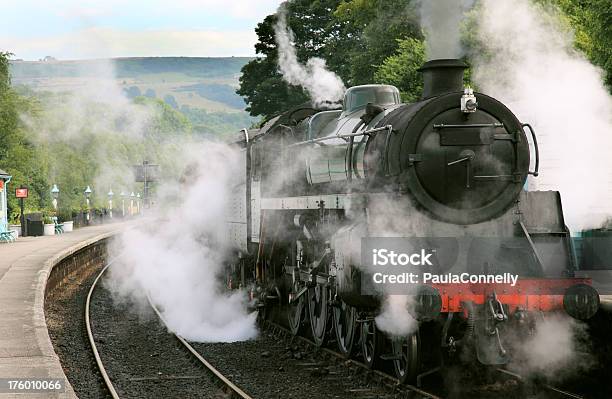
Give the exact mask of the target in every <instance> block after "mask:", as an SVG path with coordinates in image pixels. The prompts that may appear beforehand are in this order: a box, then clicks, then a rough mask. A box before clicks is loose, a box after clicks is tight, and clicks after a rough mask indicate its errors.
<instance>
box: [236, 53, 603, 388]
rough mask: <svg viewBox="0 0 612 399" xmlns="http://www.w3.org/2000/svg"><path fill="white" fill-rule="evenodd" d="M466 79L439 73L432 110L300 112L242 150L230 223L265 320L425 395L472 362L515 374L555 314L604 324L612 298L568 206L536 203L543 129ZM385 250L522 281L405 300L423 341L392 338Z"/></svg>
mask: <svg viewBox="0 0 612 399" xmlns="http://www.w3.org/2000/svg"><path fill="white" fill-rule="evenodd" d="M465 69H466V65H465V64H464V63H463V62H462V61H461V60H456V59H439V60H432V61H428V62H426V63H425V64H424V65H423V66H422V68H421V69H420V72H422V75H423V93H422V98H421V100H420V101H417V102H415V103H409V104H405V103H402V102H401V99H400V92H399V91H398V89H397V88H395V87H393V86H389V85H364V86H356V87H351V88H349V89H348V90H347V91H346V93H345V96H344V100H343V102H342V108H341V109H331V110H320V109H315V108H313V107H311V106H310V105H305V106H301V107H296V108H295V109H292V110H291V111H289V112H286V113H284V114H282V115H279V116H277V117H274V118H272V119H270V120H268V121H267V122H266V123H265V124H264V125H263V126H262V127H261V128H260V129H251V130H247V129H244V130H243V131H241V132H240V135H239V136H237V137H236V138H235V139H234V140H232V142H233V143H234V145H236V146H238V147H240V148H241V154H242V158H241V164H240V168H241V170H242V172H241V173H240V174H239V175H238V176H236V181H235V182H234V185H233V195H232V203H231V213H230V217H229V220H228V223H227V231H228V235H229V237H228V239H229V240H230V241H231V242H232V243H233V246H234V247H235V249H236V254H237V257H236V261H234V262H232V264H231V265H230V271H229V275H230V280H231V282H230V285H232V286H238V285H242V286H243V287H247V286H249V285H250V284H253V285H254V287H255V288H254V289H253V291H252V292H253V295H255V296H256V297H257V299H258V303H259V306H260V308H261V309H260V315H261V316H262V317H270V316H269V315H270V314H271V312H270V310H274V309H277V310H278V309H281V310H283V311H284V313H286V315H287V319H286V322H287V325H288V327H289V328H290V330H291V331H292V333H293V334H299V333H301V332H302V330H303V329H308V330H310V333H309V334H310V335H311V336H312V339H313V340H314V341H315V343H316V344H317V345H323V344H324V343H325V342H326V340H327V339H329V338H330V337H332V338H333V339H334V340H335V341H336V343H337V345H338V349H339V350H340V351H341V352H342V353H344V354H346V355H347V356H350V355H351V354H353V352H354V350H355V349H356V348H357V347H360V352H361V355H362V356H363V360H364V362H365V363H366V364H367V365H368V366H370V367H374V366H375V365H376V364H378V363H380V362H384V361H390V362H392V363H393V367H394V369H395V371H396V374H397V376H398V378H399V379H400V380H401V381H402V382H406V381H408V382H411V381H413V380H415V379H416V378H417V376H419V375H421V374H423V373H426V372H427V370H431V369H435V368H436V367H437V366H439V365H440V363H444V362H446V361H452V360H453V359H454V358H456V357H459V356H460V354H464V353H467V354H469V355H473V356H472V357H475V358H477V359H478V360H479V361H480V362H481V363H483V364H487V365H501V364H505V363H507V362H508V361H509V359H510V358H511V356H512V350H511V349H510V348H509V346H508V345H509V338H508V337H509V336H510V334H515V333H516V332H517V331H519V330H520V331H527V333H528V332H529V331H530V328H532V327H533V322H534V319H535V318H536V317H538V316H540V315H542V314H544V313H547V312H565V313H567V314H569V315H570V316H572V317H574V318H578V319H588V318H590V317H592V316H593V315H594V314H595V312H596V311H597V309H598V306H599V296H598V295H597V292H596V291H595V290H594V289H593V288H592V287H591V285H590V281H589V279H587V278H575V277H574V270H575V269H576V261H575V257H574V256H573V255H572V254H573V250H572V244H571V240H570V233H569V230H568V228H567V227H566V226H565V223H564V218H563V211H562V206H561V198H560V195H559V193H558V192H553V191H547V192H541V191H526V190H525V188H524V187H525V184H526V181H527V177H528V175H533V176H534V177H535V176H537V175H538V168H539V153H538V147H537V138H536V134H535V132H534V130H533V128H532V127H531V126H530V125H529V124H524V123H521V122H519V120H518V119H517V117H516V116H515V115H514V114H513V113H512V112H511V111H510V110H509V109H508V108H507V107H506V106H504V104H502V103H501V102H499V101H497V100H496V99H494V98H492V97H490V96H487V95H486V94H483V93H476V92H474V91H473V90H472V89H470V88H469V87H464V84H463V78H464V70H465ZM527 133H529V134H527ZM529 139H530V140H529ZM532 152H533V155H535V159H534V162H532ZM532 163H533V170H530V168H531V164H532ZM372 237H419V238H422V239H424V240H425V241H426V242H427V243H429V244H428V245H433V247H435V240H436V237H439V238H444V240H446V241H445V242H450V243H451V245H449V246H448V245H447V246H445V248H446V249H445V250H447V251H450V252H449V253H447V254H445V255H441V257H443V258H444V257H445V259H447V260H448V259H451V260H448V261H447V262H442V261H440V262H438V264H437V266H436V267H437V268H438V269H439V270H438V272H441V273H442V272H443V273H446V272H449V273H450V272H453V271H456V272H457V273H458V272H461V271H467V272H469V273H471V274H478V273H480V274H483V273H484V274H500V273H505V272H513V273H516V274H517V275H518V276H519V277H520V278H519V280H518V282H517V283H516V284H515V285H511V284H505V283H497V284H496V283H470V284H463V283H460V284H456V283H439V284H438V283H437V284H420V285H418V287H417V289H416V290H415V291H412V292H410V293H406V294H405V295H406V296H407V297H409V299H410V300H409V301H407V302H406V303H408V304H409V305H407V307H408V309H407V311H408V312H410V314H411V315H412V316H413V317H414V319H415V320H418V328H416V329H415V330H414V331H411V332H410V333H408V334H407V335H404V336H390V335H389V334H385V333H383V332H381V331H380V329H379V328H378V327H377V322H376V316H377V315H378V314H379V313H380V311H381V307H382V306H383V304H384V301H385V298H386V297H387V293H385V292H379V293H376V292H374V293H373V292H370V291H367V290H366V289H365V285H367V282H368V281H371V278H372V273H373V271H372V270H371V268H368V267H365V266H364V265H363V259H362V257H361V251H362V249H363V248H362V246H363V245H365V244H364V243H365V242H366V240H367V239H368V238H372ZM449 240H450V241H449ZM431 242H434V244H431ZM266 315H267V316H266Z"/></svg>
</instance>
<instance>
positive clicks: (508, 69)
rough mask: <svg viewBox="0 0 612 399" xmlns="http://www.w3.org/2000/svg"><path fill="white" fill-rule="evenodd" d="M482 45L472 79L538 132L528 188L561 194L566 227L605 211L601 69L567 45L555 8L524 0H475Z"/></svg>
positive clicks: (606, 130) (609, 185)
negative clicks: (534, 172)
mask: <svg viewBox="0 0 612 399" xmlns="http://www.w3.org/2000/svg"><path fill="white" fill-rule="evenodd" d="M478 23H479V30H478V35H479V37H480V41H481V42H482V44H483V45H484V46H485V48H484V49H483V50H484V51H481V52H480V54H482V55H481V56H476V58H475V60H474V61H475V70H474V74H473V79H474V81H475V82H476V84H477V85H478V86H479V87H480V89H481V91H483V92H485V93H487V94H490V95H492V96H493V97H495V98H497V99H498V100H500V101H502V102H504V103H505V104H506V105H507V106H508V107H509V108H510V109H511V110H513V112H515V113H516V115H517V116H518V117H519V119H521V120H522V121H523V122H530V123H531V124H532V125H533V126H534V127H535V130H536V132H537V135H538V141H539V144H540V154H541V171H540V176H539V177H537V178H534V179H531V178H530V181H529V189H535V190H558V191H560V192H561V199H562V201H563V207H564V214H565V220H566V223H567V224H568V225H569V227H570V229H572V230H573V231H580V230H582V229H585V228H590V227H599V226H600V225H601V224H603V223H604V222H605V221H606V219H607V218H608V217H609V216H610V215H612V157H610V154H612V97H611V96H610V94H609V93H608V92H607V91H606V88H605V87H604V84H603V79H602V72H601V71H600V70H599V69H598V68H596V67H594V66H593V65H591V64H590V63H589V62H588V61H587V60H586V59H585V58H584V56H583V55H582V54H580V53H578V52H576V51H575V50H573V47H572V39H573V37H572V35H571V34H570V33H568V30H567V29H563V27H562V26H560V24H559V20H558V18H556V16H555V15H554V12H552V11H551V10H547V9H545V8H543V7H541V6H535V5H533V4H532V3H530V2H529V1H528V0H512V1H510V0H482V2H481V10H480V14H479V19H478Z"/></svg>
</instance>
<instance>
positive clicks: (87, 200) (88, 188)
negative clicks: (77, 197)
mask: <svg viewBox="0 0 612 399" xmlns="http://www.w3.org/2000/svg"><path fill="white" fill-rule="evenodd" d="M83 194H84V195H85V202H86V204H87V216H86V217H87V224H89V219H90V211H89V196H90V195H91V188H90V187H89V186H87V188H86V189H85V191H83Z"/></svg>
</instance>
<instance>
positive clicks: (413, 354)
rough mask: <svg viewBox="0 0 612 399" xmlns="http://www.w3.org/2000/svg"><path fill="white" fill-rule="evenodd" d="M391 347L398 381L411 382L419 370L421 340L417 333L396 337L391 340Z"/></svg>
mask: <svg viewBox="0 0 612 399" xmlns="http://www.w3.org/2000/svg"><path fill="white" fill-rule="evenodd" d="M391 346H392V347H393V355H394V360H393V368H394V369H395V375H396V376H397V378H398V379H399V381H400V383H402V384H404V383H409V384H411V383H413V382H414V381H415V380H416V377H417V375H418V374H419V371H420V361H421V359H420V349H421V340H420V337H419V333H418V331H417V332H414V333H412V334H410V335H408V336H407V337H402V338H396V339H393V340H392V342H391Z"/></svg>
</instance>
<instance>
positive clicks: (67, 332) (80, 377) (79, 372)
mask: <svg viewBox="0 0 612 399" xmlns="http://www.w3.org/2000/svg"><path fill="white" fill-rule="evenodd" d="M100 269H101V268H95V269H91V270H90V271H89V272H88V273H81V274H79V275H77V276H69V277H68V278H67V279H66V280H65V282H64V284H63V285H62V286H61V288H58V289H55V290H54V291H52V292H51V295H50V296H49V297H48V298H47V299H46V300H45V318H46V321H47V327H48V330H49V337H50V338H51V342H52V343H53V347H54V349H55V353H57V355H58V356H59V358H60V362H61V364H62V368H63V369H64V373H65V374H66V376H67V377H68V381H70V384H71V385H72V388H73V389H74V391H75V393H76V394H77V396H78V397H79V398H80V399H92V398H109V397H110V396H109V395H108V392H107V390H106V387H105V386H104V384H103V382H102V376H101V375H100V373H99V372H98V368H97V366H96V361H95V359H94V356H93V354H92V352H91V349H90V346H89V341H88V340H87V333H86V331H85V318H84V317H83V315H84V312H85V298H87V292H88V290H89V287H90V286H91V284H92V283H93V281H94V280H95V278H96V276H97V274H98V273H97V272H99V271H100Z"/></svg>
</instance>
